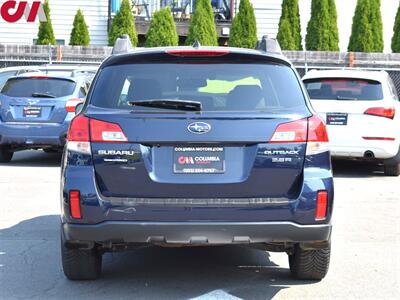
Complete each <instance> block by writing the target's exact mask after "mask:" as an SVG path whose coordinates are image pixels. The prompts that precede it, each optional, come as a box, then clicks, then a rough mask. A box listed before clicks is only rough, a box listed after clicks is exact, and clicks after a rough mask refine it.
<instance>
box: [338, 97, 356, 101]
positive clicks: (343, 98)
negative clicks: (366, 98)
mask: <svg viewBox="0 0 400 300" xmlns="http://www.w3.org/2000/svg"><path fill="white" fill-rule="evenodd" d="M336 99H337V100H349V101H351V100H353V101H355V100H358V99H357V98H351V97H342V96H337V97H336Z"/></svg>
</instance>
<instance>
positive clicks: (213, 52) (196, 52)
mask: <svg viewBox="0 0 400 300" xmlns="http://www.w3.org/2000/svg"><path fill="white" fill-rule="evenodd" d="M166 53H168V54H170V55H174V56H187V57H190V56H195V57H198V56H224V55H227V54H229V50H224V49H218V50H217V49H216V50H206V49H205V50H197V49H176V50H167V51H166Z"/></svg>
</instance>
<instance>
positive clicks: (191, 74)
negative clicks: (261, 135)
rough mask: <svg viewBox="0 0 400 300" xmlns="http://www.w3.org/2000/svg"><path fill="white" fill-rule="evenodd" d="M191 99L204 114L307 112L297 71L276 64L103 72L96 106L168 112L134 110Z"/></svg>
mask: <svg viewBox="0 0 400 300" xmlns="http://www.w3.org/2000/svg"><path fill="white" fill-rule="evenodd" d="M159 99H171V100H189V101H198V102H201V104H202V110H203V111H210V112H211V111H217V112H227V111H246V112H268V113H279V112H282V111H284V112H288V111H289V112H294V113H303V112H305V111H306V110H307V108H306V106H305V99H304V96H303V93H302V90H301V86H300V84H299V82H298V80H297V77H296V76H295V73H294V71H293V70H292V69H291V68H290V67H287V66H283V65H272V64H204V63H201V64H200V63H199V64H193V63H185V64H168V63H164V64H158V63H154V64H129V65H114V66H109V67H106V68H104V69H103V70H102V71H101V73H100V75H99V77H98V79H97V82H96V85H95V88H94V90H93V94H92V96H91V104H93V105H95V106H98V107H104V108H118V109H128V110H133V111H139V112H140V111H160V110H162V111H164V110H165V109H161V108H154V107H152V108H149V107H140V106H134V107H133V106H131V105H129V102H134V101H143V100H159Z"/></svg>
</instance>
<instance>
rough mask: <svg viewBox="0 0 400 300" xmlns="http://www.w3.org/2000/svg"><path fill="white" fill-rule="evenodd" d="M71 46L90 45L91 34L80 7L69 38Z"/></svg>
mask: <svg viewBox="0 0 400 300" xmlns="http://www.w3.org/2000/svg"><path fill="white" fill-rule="evenodd" d="M69 44H70V45H71V46H89V44H90V35H89V30H88V27H87V25H86V22H85V17H84V16H83V14H82V11H81V10H80V9H78V11H77V13H76V15H75V18H74V25H73V28H72V31H71V38H70V40H69Z"/></svg>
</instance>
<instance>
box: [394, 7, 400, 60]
mask: <svg viewBox="0 0 400 300" xmlns="http://www.w3.org/2000/svg"><path fill="white" fill-rule="evenodd" d="M392 51H393V52H394V53H400V5H399V8H398V9H397V14H396V20H395V21H394V26H393V38H392Z"/></svg>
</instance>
